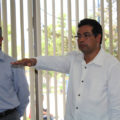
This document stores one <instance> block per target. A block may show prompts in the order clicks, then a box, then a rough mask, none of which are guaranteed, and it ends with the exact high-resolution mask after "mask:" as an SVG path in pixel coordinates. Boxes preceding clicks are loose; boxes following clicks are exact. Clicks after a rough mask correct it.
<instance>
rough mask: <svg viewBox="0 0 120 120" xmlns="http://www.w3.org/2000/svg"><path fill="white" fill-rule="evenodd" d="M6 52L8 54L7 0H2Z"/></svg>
mask: <svg viewBox="0 0 120 120" xmlns="http://www.w3.org/2000/svg"><path fill="white" fill-rule="evenodd" d="M2 15H3V29H2V30H3V38H4V52H5V53H6V54H8V31H7V1H6V0H2Z"/></svg>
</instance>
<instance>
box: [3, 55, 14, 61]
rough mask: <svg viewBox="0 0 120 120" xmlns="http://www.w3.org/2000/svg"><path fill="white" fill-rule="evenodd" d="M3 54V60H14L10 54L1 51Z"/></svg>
mask: <svg viewBox="0 0 120 120" xmlns="http://www.w3.org/2000/svg"><path fill="white" fill-rule="evenodd" d="M3 56H4V60H7V61H11V62H12V61H16V59H15V58H13V57H12V56H10V55H8V54H6V53H3Z"/></svg>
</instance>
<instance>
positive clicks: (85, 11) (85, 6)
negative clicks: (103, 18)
mask: <svg viewBox="0 0 120 120" xmlns="http://www.w3.org/2000/svg"><path fill="white" fill-rule="evenodd" d="M87 14H88V13H87V0H84V17H85V18H87Z"/></svg>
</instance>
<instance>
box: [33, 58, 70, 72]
mask: <svg viewBox="0 0 120 120" xmlns="http://www.w3.org/2000/svg"><path fill="white" fill-rule="evenodd" d="M36 59H37V64H36V66H35V68H36V69H38V70H39V69H43V70H51V71H57V72H62V73H69V70H70V65H71V60H72V56H39V57H37V58H36Z"/></svg>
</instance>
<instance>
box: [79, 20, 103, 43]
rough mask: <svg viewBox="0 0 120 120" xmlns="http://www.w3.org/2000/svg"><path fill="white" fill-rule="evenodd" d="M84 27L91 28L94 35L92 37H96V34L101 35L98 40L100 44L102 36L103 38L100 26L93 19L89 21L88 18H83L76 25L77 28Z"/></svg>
mask: <svg viewBox="0 0 120 120" xmlns="http://www.w3.org/2000/svg"><path fill="white" fill-rule="evenodd" d="M84 25H89V26H91V27H93V29H92V32H93V34H94V36H95V37H96V36H97V35H98V34H101V40H100V44H102V36H103V32H102V26H101V25H100V23H99V22H97V21H96V20H94V19H89V18H85V19H83V20H81V21H80V22H79V23H78V28H80V27H82V26H84Z"/></svg>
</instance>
